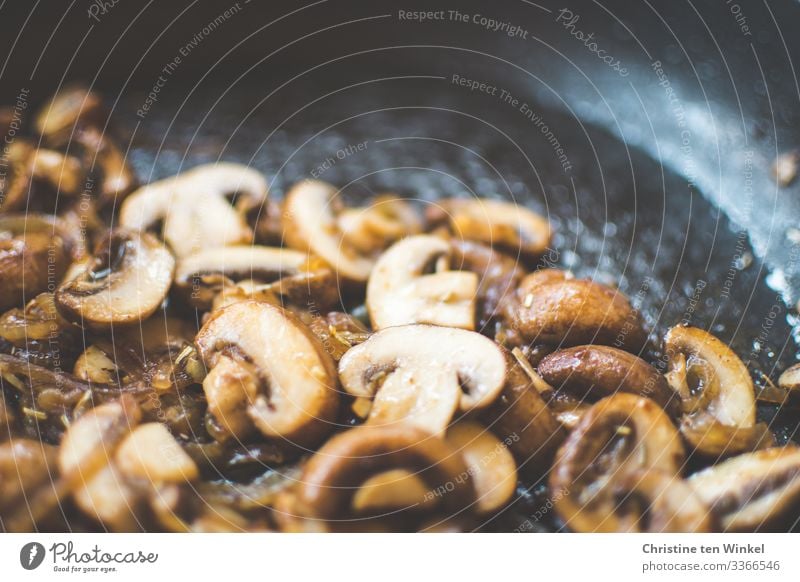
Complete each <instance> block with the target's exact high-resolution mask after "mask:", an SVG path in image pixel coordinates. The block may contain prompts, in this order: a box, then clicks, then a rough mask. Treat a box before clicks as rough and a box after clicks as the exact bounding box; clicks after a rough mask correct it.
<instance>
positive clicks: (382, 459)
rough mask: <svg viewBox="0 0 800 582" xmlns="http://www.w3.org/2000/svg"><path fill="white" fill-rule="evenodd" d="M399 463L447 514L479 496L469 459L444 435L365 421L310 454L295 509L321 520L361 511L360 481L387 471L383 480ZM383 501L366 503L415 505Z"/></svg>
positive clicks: (380, 507) (384, 507) (381, 508)
mask: <svg viewBox="0 0 800 582" xmlns="http://www.w3.org/2000/svg"><path fill="white" fill-rule="evenodd" d="M398 469H400V470H403V471H404V472H405V474H410V475H412V476H416V477H417V478H418V479H419V480H420V482H421V483H422V484H423V485H422V488H423V489H424V490H425V492H426V494H425V496H424V497H427V498H429V499H430V500H432V501H435V502H436V504H437V506H439V507H440V508H441V509H442V510H443V511H444V512H446V513H448V514H451V513H455V512H458V511H459V510H462V509H466V508H468V507H469V506H470V504H472V503H473V502H474V501H475V490H474V488H473V484H472V480H471V478H470V471H469V468H468V466H467V464H466V463H465V462H464V460H463V458H462V457H461V455H459V454H457V453H456V452H455V451H453V449H452V448H451V447H450V446H448V445H447V444H446V443H445V442H444V441H442V440H441V439H438V438H435V437H432V436H430V435H429V434H427V433H426V432H424V431H422V430H420V429H417V428H414V427H409V426H363V427H357V428H354V429H350V430H348V431H346V432H343V433H341V434H339V435H336V436H335V437H333V438H332V439H330V440H329V441H328V442H327V443H326V444H325V445H324V446H323V447H322V448H321V449H320V450H319V451H317V453H316V454H315V455H314V456H313V457H311V459H310V460H309V462H308V464H307V465H306V466H305V469H304V470H303V473H302V475H301V477H300V479H299V489H298V492H297V500H296V511H297V512H298V513H299V514H300V515H303V516H305V517H307V518H312V519H322V520H329V519H337V518H343V517H347V516H356V517H357V516H358V514H357V513H356V510H355V509H354V508H353V502H354V500H355V498H356V495H358V493H359V490H360V489H361V487H363V485H364V484H365V483H367V482H368V481H369V480H370V479H373V478H374V477H375V476H376V475H382V474H384V477H383V479H384V480H385V479H386V477H385V473H386V472H387V471H396V470H398ZM372 483H373V486H374V484H375V481H374V480H373V481H372ZM385 501H386V502H387V505H383V504H377V503H375V504H369V505H367V506H366V507H364V506H362V509H364V510H370V511H378V512H388V511H392V510H397V509H413V508H414V507H416V506H412V507H408V506H403V505H401V506H400V507H398V503H402V501H403V499H402V498H401V499H397V498H393V499H386V500H385ZM362 515H363V514H362Z"/></svg>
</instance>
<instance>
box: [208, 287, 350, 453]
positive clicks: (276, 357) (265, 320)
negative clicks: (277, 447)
mask: <svg viewBox="0 0 800 582" xmlns="http://www.w3.org/2000/svg"><path fill="white" fill-rule="evenodd" d="M195 343H196V345H197V348H198V351H199V352H200V355H201V356H202V358H203V360H204V361H205V363H206V366H207V367H208V369H209V373H208V376H206V379H205V380H204V382H203V389H204V391H205V393H206V399H207V400H208V407H209V412H210V413H211V414H212V415H213V416H214V418H215V419H216V421H217V422H218V423H219V424H220V425H221V426H222V428H223V434H226V435H227V436H228V437H231V436H232V437H235V438H240V439H241V438H244V437H246V436H247V435H248V434H249V433H250V432H252V430H253V428H255V429H257V430H258V431H259V432H260V433H261V434H263V435H264V436H267V437H270V438H274V439H284V440H286V441H289V442H291V443H294V444H297V445H299V446H313V445H315V444H317V443H319V441H320V439H322V438H323V437H324V436H325V435H326V434H327V433H328V432H330V430H331V429H332V428H333V422H334V420H335V416H336V413H337V409H338V404H339V394H338V392H337V389H336V387H337V383H336V368H335V366H334V364H333V361H332V360H331V358H330V356H329V355H328V354H327V353H326V352H325V349H324V348H323V346H322V344H321V343H320V342H319V340H318V339H317V338H316V337H315V336H314V335H313V334H312V333H311V331H310V330H309V329H308V328H307V327H306V326H305V325H303V324H302V323H301V322H300V321H299V320H298V319H297V318H296V317H295V316H294V315H292V314H291V313H290V312H288V311H286V310H284V309H282V308H280V307H277V306H274V305H270V304H267V303H260V302H256V301H243V302H241V303H234V304H232V305H229V306H228V307H225V308H223V309H221V310H219V311H217V312H214V313H212V315H211V317H210V318H209V319H208V321H207V322H206V323H205V325H204V326H203V328H202V329H201V330H200V332H199V333H198V334H197V338H196V339H195Z"/></svg>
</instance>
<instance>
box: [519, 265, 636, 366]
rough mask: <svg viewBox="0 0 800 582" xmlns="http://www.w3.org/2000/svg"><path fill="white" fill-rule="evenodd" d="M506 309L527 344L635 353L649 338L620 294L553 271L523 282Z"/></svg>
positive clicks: (545, 271) (535, 274)
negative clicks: (590, 346)
mask: <svg viewBox="0 0 800 582" xmlns="http://www.w3.org/2000/svg"><path fill="white" fill-rule="evenodd" d="M508 311H509V317H510V320H511V325H512V327H513V328H514V329H516V330H517V331H519V332H520V333H521V334H522V336H523V337H524V338H525V339H526V340H528V341H531V342H539V343H546V344H551V345H558V346H561V347H570V346H575V345H581V344H595V345H597V344H599V345H613V346H614V347H618V348H622V349H625V350H627V351H638V350H639V349H641V347H642V346H643V344H644V343H645V341H646V339H647V335H646V333H645V331H644V328H643V324H642V318H641V315H640V314H639V312H638V311H637V310H636V309H634V308H633V306H632V305H631V304H630V302H629V301H628V299H627V297H625V296H624V295H623V294H622V293H621V292H620V291H617V290H614V289H611V288H610V287H606V286H605V285H601V284H600V283H596V282H594V281H589V280H579V279H569V278H567V275H566V273H563V272H559V271H554V270H552V269H546V270H544V271H537V272H535V273H532V274H530V275H528V276H527V277H526V278H525V279H523V280H522V283H521V284H520V288H519V291H518V301H517V302H514V303H512V304H511V305H510V306H509V308H508Z"/></svg>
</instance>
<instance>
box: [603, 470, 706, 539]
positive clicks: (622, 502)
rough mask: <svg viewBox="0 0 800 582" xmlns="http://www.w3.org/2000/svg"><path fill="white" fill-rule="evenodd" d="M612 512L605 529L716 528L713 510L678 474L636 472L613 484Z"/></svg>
mask: <svg viewBox="0 0 800 582" xmlns="http://www.w3.org/2000/svg"><path fill="white" fill-rule="evenodd" d="M613 496H614V502H615V506H614V509H613V513H612V514H611V515H609V516H608V517H607V518H606V519H605V520H604V522H603V525H602V528H601V530H602V531H617V532H653V533H697V532H710V531H713V530H714V529H715V519H714V516H713V514H712V513H711V510H710V509H709V508H708V507H707V506H706V505H705V504H704V503H703V501H702V500H701V499H700V498H699V497H698V496H697V495H696V494H695V492H694V491H693V490H692V488H691V487H690V486H689V485H687V484H686V481H684V480H683V479H681V478H680V477H679V476H676V475H672V474H669V473H664V472H662V471H655V470H650V471H634V472H632V473H630V474H628V475H625V476H624V477H623V478H621V479H620V480H619V481H618V482H617V483H615V484H614V490H613Z"/></svg>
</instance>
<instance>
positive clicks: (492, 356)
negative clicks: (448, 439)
mask: <svg viewBox="0 0 800 582" xmlns="http://www.w3.org/2000/svg"><path fill="white" fill-rule="evenodd" d="M506 374H507V366H506V361H505V357H504V355H503V352H502V350H501V349H500V348H499V347H498V346H497V345H496V344H495V343H494V342H492V341H491V340H490V339H488V338H486V337H484V336H482V335H480V334H478V333H475V332H470V331H465V330H460V329H455V328H446V327H436V326H432V325H406V326H400V327H390V328H386V329H384V330H381V331H379V332H377V333H375V334H373V335H372V336H370V338H369V339H368V340H366V341H365V342H364V343H362V344H359V345H357V346H355V347H354V348H352V349H351V350H349V351H348V352H347V353H346V354H345V355H344V356H343V357H342V359H341V361H340V362H339V378H340V380H341V382H342V386H343V388H344V389H345V390H346V391H347V392H348V393H350V394H352V395H353V396H356V397H360V398H374V403H373V405H372V410H371V411H370V414H369V418H368V419H367V422H368V423H369V424H375V425H379V426H380V425H395V424H400V425H411V426H416V427H419V428H422V429H424V430H426V431H427V432H428V433H430V434H440V433H442V432H444V430H445V429H446V428H447V426H448V424H449V423H450V421H451V420H452V418H453V416H454V415H455V413H456V411H457V410H461V411H462V412H469V411H471V410H477V409H483V408H486V407H487V406H489V405H490V404H491V403H492V402H493V401H494V400H495V399H496V398H497V396H498V395H499V393H500V391H501V390H502V389H503V386H504V385H505V381H506Z"/></svg>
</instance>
